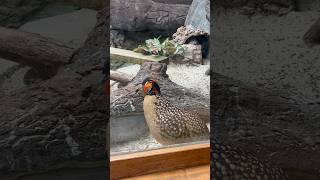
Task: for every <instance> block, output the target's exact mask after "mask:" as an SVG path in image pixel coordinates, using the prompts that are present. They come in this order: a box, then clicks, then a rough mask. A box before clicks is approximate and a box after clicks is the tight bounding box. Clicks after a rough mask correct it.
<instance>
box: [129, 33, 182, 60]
mask: <svg viewBox="0 0 320 180" xmlns="http://www.w3.org/2000/svg"><path fill="white" fill-rule="evenodd" d="M159 39H160V37H158V38H153V39H147V40H146V41H145V44H144V45H139V46H138V47H137V48H135V49H134V50H133V51H134V52H138V53H142V54H145V55H151V54H154V55H162V56H172V55H183V54H184V49H183V47H182V46H181V45H180V44H178V43H175V42H172V41H170V40H169V38H167V39H165V40H164V41H163V42H162V43H161V42H160V40H159Z"/></svg>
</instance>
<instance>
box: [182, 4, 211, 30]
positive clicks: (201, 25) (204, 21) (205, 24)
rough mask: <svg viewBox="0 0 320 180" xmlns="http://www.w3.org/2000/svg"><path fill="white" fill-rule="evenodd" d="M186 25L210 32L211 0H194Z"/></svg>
mask: <svg viewBox="0 0 320 180" xmlns="http://www.w3.org/2000/svg"><path fill="white" fill-rule="evenodd" d="M184 25H185V26H190V27H192V28H193V29H195V30H197V29H199V30H202V31H205V32H206V33H208V34H210V1H209V0H205V1H204V0H193V2H192V4H191V6H190V8H189V11H188V15H187V17H186V21H185V23H184Z"/></svg>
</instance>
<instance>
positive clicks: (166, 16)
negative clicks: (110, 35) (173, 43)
mask: <svg viewBox="0 0 320 180" xmlns="http://www.w3.org/2000/svg"><path fill="white" fill-rule="evenodd" d="M110 6H111V8H110V9H111V14H112V18H111V22H110V24H111V26H112V29H117V30H125V31H144V30H150V29H151V30H172V29H177V28H178V27H180V26H182V25H183V24H184V21H185V18H186V16H187V13H188V8H189V5H187V4H172V3H166V4H164V3H158V2H155V1H152V0H144V1H142V0H133V1H127V0H112V1H111V4H110ZM124 12H125V13H124Z"/></svg>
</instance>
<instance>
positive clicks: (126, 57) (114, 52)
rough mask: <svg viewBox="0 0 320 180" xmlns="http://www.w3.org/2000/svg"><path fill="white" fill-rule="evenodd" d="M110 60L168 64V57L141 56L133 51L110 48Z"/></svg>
mask: <svg viewBox="0 0 320 180" xmlns="http://www.w3.org/2000/svg"><path fill="white" fill-rule="evenodd" d="M110 59H111V61H115V62H119V61H122V62H126V63H134V64H143V63H144V62H145V61H153V62H164V63H168V57H165V56H156V55H143V54H141V53H136V52H133V51H129V50H125V49H119V48H113V47H110Z"/></svg>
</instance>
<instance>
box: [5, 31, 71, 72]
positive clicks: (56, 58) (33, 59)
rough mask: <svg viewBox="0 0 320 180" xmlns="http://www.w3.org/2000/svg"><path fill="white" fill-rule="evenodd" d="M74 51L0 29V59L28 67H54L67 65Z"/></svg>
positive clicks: (32, 35) (56, 44) (42, 38)
mask: <svg viewBox="0 0 320 180" xmlns="http://www.w3.org/2000/svg"><path fill="white" fill-rule="evenodd" d="M74 51H75V49H74V48H73V47H70V46H68V45H66V44H65V43H63V42H60V41H57V40H54V39H52V38H47V37H43V36H40V35H38V34H33V33H29V32H23V31H19V30H14V29H7V28H3V27H0V57H1V58H4V59H8V60H11V61H16V62H18V63H22V64H26V65H30V66H37V67H38V66H49V67H53V66H54V67H56V66H60V65H63V64H67V63H68V62H69V61H70V59H71V57H72V55H73V53H74Z"/></svg>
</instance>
